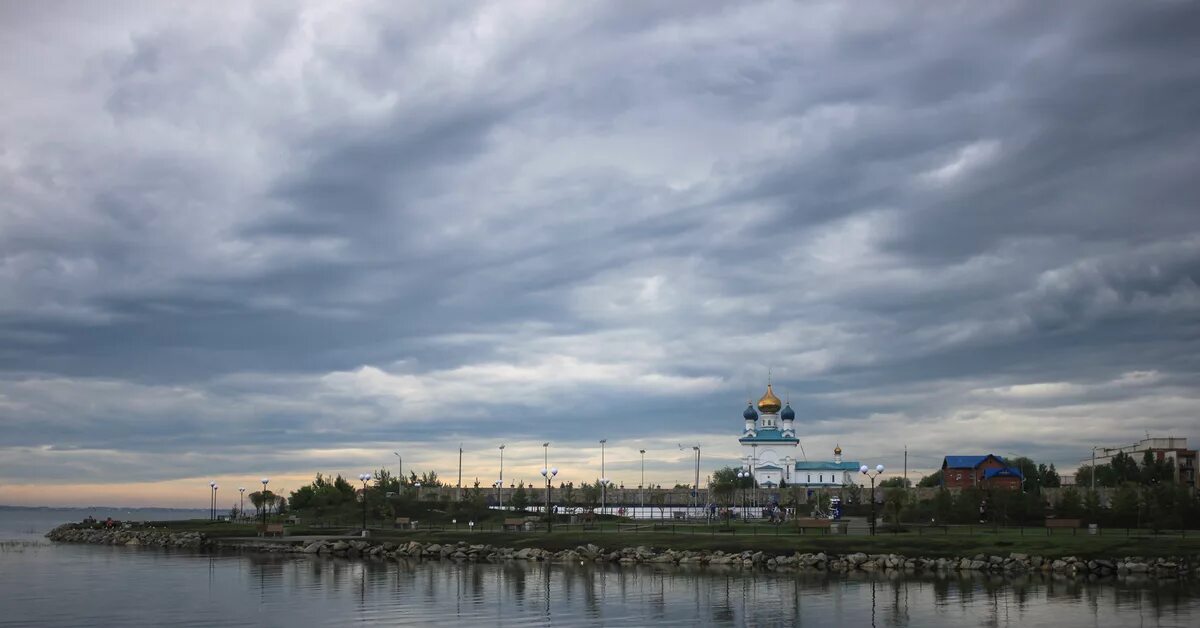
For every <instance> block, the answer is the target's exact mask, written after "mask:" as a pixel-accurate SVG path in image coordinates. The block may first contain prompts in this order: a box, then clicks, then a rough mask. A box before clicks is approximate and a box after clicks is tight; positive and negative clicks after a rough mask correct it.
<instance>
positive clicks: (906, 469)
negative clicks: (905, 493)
mask: <svg viewBox="0 0 1200 628" xmlns="http://www.w3.org/2000/svg"><path fill="white" fill-rule="evenodd" d="M904 488H905V489H906V490H907V489H908V445H905V446H904Z"/></svg>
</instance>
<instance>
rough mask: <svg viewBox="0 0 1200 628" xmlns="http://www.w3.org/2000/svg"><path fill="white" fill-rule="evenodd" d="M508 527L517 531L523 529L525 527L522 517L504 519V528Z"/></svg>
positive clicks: (507, 528)
mask: <svg viewBox="0 0 1200 628" xmlns="http://www.w3.org/2000/svg"><path fill="white" fill-rule="evenodd" d="M510 528H511V529H513V530H515V531H517V532H520V531H521V530H524V529H525V520H524V519H512V518H509V519H505V520H504V529H505V530H506V531H507V530H509V529H510Z"/></svg>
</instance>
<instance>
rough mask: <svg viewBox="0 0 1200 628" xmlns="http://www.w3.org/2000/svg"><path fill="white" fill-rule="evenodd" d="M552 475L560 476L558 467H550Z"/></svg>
mask: <svg viewBox="0 0 1200 628" xmlns="http://www.w3.org/2000/svg"><path fill="white" fill-rule="evenodd" d="M550 475H558V467H550Z"/></svg>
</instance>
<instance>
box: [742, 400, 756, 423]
mask: <svg viewBox="0 0 1200 628" xmlns="http://www.w3.org/2000/svg"><path fill="white" fill-rule="evenodd" d="M742 417H743V418H745V419H746V420H747V421H757V420H758V413H757V412H755V411H754V404H749V405H747V406H746V411H745V412H743V413H742Z"/></svg>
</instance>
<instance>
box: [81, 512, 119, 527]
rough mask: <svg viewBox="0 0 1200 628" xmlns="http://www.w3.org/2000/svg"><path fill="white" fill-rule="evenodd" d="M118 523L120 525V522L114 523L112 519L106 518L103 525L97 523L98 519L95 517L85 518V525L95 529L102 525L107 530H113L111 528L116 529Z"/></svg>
mask: <svg viewBox="0 0 1200 628" xmlns="http://www.w3.org/2000/svg"><path fill="white" fill-rule="evenodd" d="M117 523H118V522H117V521H114V520H113V518H112V517H108V518H106V519H105V520H104V523H103V524H101V523H100V522H99V521H97V520H96V518H95V517H93V516H91V515H88V516H87V517H85V518H84V519H83V525H86V526H88V527H92V528H95V527H97V526H100V525H103V527H105V528H111V527H114V526H116V525H117Z"/></svg>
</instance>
